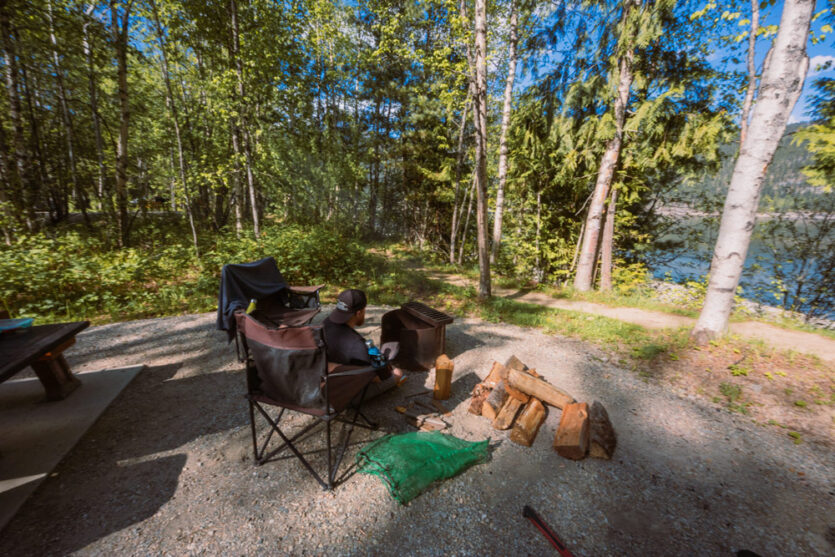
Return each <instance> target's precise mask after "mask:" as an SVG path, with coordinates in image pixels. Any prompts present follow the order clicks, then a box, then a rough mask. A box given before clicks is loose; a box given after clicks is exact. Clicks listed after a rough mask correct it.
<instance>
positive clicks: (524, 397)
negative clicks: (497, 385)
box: [504, 383, 531, 404]
mask: <svg viewBox="0 0 835 557" xmlns="http://www.w3.org/2000/svg"><path fill="white" fill-rule="evenodd" d="M504 390H505V391H507V396H509V397H512V398H515V399H516V400H518V401H519V402H521V403H522V404H527V403H528V401H529V400H530V399H531V395H529V394H525V393H523V392H522V391H520V390H519V389H515V388H513V387H511V386H510V384H508V383H505V385H504Z"/></svg>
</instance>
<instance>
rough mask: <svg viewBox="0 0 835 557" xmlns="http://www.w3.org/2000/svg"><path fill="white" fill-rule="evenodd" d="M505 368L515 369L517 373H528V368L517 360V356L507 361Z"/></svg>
mask: <svg viewBox="0 0 835 557" xmlns="http://www.w3.org/2000/svg"><path fill="white" fill-rule="evenodd" d="M504 367H506V368H509V369H515V370H516V371H527V370H528V366H526V365H525V364H523V363H522V361H521V360H520V359H519V358H517V357H516V356H511V357H510V358H508V359H507V361H506V362H505V363H504Z"/></svg>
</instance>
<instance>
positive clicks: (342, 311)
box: [328, 289, 368, 323]
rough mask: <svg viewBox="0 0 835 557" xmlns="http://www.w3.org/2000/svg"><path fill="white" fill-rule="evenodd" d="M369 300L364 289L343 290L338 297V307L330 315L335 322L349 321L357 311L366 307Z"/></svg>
mask: <svg viewBox="0 0 835 557" xmlns="http://www.w3.org/2000/svg"><path fill="white" fill-rule="evenodd" d="M366 305H368V301H367V300H366V298H365V292H363V291H362V290H356V289H351V290H343V291H342V292H340V294H339V296H337V298H336V309H335V310H333V311H332V312H331V314H330V316H329V317H328V319H330V320H331V321H333V322H334V323H347V322H348V320H349V319H351V317H353V316H354V314H355V313H357V312H358V311H360V310H362V309H364V308H365V306H366Z"/></svg>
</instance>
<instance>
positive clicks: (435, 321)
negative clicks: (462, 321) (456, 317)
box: [400, 302, 453, 327]
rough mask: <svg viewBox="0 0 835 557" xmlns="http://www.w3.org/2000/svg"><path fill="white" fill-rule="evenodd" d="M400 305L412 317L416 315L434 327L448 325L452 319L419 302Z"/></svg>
mask: <svg viewBox="0 0 835 557" xmlns="http://www.w3.org/2000/svg"><path fill="white" fill-rule="evenodd" d="M400 307H401V308H402V309H404V310H406V311H407V312H408V313H409V315H411V316H412V317H417V318H418V319H420V320H421V321H423V322H425V323H427V324H429V325H432V326H434V327H437V326H440V325H449V324H450V323H452V321H453V318H452V316H451V315H447V314H446V313H444V312H442V311H438V310H437V309H432V308H431V307H429V306H427V305H426V304H422V303H420V302H408V303H405V304H403V305H402V306H400Z"/></svg>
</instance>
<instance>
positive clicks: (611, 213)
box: [600, 185, 618, 290]
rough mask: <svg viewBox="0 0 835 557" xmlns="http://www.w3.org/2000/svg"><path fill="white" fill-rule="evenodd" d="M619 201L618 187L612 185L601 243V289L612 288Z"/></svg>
mask: <svg viewBox="0 0 835 557" xmlns="http://www.w3.org/2000/svg"><path fill="white" fill-rule="evenodd" d="M617 202H618V187H617V185H615V186H614V187H612V194H611V195H610V196H609V205H608V206H607V207H606V224H605V226H604V227H603V239H602V240H601V243H600V290H611V289H612V261H613V260H612V250H613V248H614V243H615V207H616V206H617Z"/></svg>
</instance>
